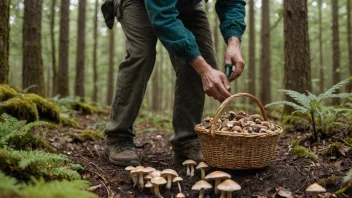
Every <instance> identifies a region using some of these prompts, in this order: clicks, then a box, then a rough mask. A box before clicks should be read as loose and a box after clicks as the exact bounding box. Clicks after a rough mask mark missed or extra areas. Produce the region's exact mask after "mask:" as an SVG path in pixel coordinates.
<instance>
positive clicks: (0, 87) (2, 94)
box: [0, 84, 18, 102]
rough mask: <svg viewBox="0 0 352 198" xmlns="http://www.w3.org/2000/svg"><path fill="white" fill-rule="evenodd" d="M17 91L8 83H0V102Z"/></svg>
mask: <svg viewBox="0 0 352 198" xmlns="http://www.w3.org/2000/svg"><path fill="white" fill-rule="evenodd" d="M17 95H18V93H17V91H16V90H15V89H13V88H12V87H11V86H10V85H5V84H0V102H1V101H6V100H8V99H10V98H13V97H15V96H17Z"/></svg>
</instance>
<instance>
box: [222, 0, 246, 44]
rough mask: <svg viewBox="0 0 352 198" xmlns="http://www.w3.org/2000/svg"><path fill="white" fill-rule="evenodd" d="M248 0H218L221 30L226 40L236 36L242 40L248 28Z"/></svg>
mask: <svg viewBox="0 0 352 198" xmlns="http://www.w3.org/2000/svg"><path fill="white" fill-rule="evenodd" d="M245 6H246V2H245V1H244V0H217V1H216V4H215V10H216V12H217V14H218V16H219V19H220V30H221V33H222V36H223V37H224V40H225V42H226V43H227V40H228V39H229V38H230V37H232V36H235V37H237V38H238V39H240V40H242V35H243V33H244V31H245V29H246V22H245V16H246V9H245Z"/></svg>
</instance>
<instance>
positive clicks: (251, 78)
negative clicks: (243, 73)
mask: <svg viewBox="0 0 352 198" xmlns="http://www.w3.org/2000/svg"><path fill="white" fill-rule="evenodd" d="M248 5H249V28H248V32H249V44H248V45H249V48H248V49H249V50H248V56H249V60H248V93H250V94H252V95H255V72H256V71H255V62H256V61H255V54H256V51H255V19H254V18H255V11H254V0H249V3H248Z"/></svg>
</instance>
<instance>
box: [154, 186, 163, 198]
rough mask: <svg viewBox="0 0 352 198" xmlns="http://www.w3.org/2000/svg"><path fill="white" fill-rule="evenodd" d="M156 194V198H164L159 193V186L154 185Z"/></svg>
mask: <svg viewBox="0 0 352 198" xmlns="http://www.w3.org/2000/svg"><path fill="white" fill-rule="evenodd" d="M154 193H155V196H156V197H159V198H161V197H162V196H161V194H160V191H159V185H154Z"/></svg>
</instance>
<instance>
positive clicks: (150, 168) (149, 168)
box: [145, 167, 156, 172]
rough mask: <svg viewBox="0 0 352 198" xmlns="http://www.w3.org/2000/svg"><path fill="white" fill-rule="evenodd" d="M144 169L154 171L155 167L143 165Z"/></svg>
mask: <svg viewBox="0 0 352 198" xmlns="http://www.w3.org/2000/svg"><path fill="white" fill-rule="evenodd" d="M145 169H146V170H148V171H150V172H153V171H156V169H155V168H153V167H145Z"/></svg>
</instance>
